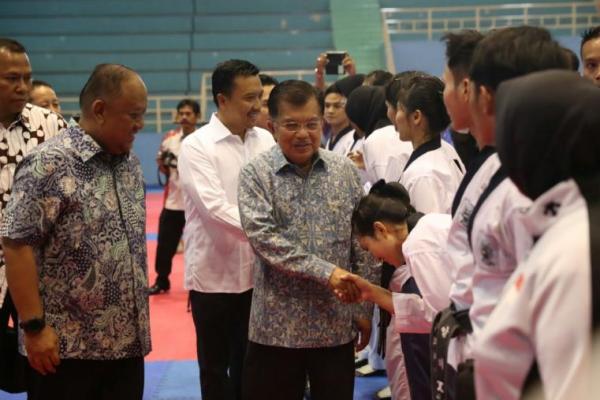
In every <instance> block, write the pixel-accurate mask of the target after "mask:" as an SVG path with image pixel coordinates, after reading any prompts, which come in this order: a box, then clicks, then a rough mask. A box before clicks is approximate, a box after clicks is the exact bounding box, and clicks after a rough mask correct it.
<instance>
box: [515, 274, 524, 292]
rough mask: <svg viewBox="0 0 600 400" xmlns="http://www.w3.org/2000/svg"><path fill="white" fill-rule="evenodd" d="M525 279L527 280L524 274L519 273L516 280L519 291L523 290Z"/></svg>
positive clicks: (516, 287)
mask: <svg viewBox="0 0 600 400" xmlns="http://www.w3.org/2000/svg"><path fill="white" fill-rule="evenodd" d="M523 281H525V277H524V276H523V274H519V276H518V277H517V280H516V281H515V289H517V292H519V291H521V288H522V287H523Z"/></svg>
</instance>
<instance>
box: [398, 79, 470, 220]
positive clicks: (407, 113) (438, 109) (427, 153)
mask: <svg viewBox="0 0 600 400" xmlns="http://www.w3.org/2000/svg"><path fill="white" fill-rule="evenodd" d="M443 90H444V84H443V83H442V81H441V80H439V79H438V78H435V77H433V76H414V77H413V78H412V79H409V80H408V82H407V83H406V85H405V87H403V88H402V89H401V90H400V93H399V95H398V103H397V113H396V128H397V129H398V132H399V134H400V139H401V140H404V141H411V142H412V144H413V148H414V150H413V152H412V154H411V156H410V158H409V159H408V162H407V164H406V166H405V168H404V172H403V173H402V178H401V179H400V183H402V185H404V187H406V189H407V190H408V192H409V193H410V198H411V201H412V204H413V205H414V207H415V208H416V209H417V211H420V212H423V213H431V212H437V213H449V212H450V207H451V205H452V199H453V198H454V194H455V193H456V189H457V188H458V185H459V184H460V181H461V179H462V176H463V170H461V167H460V166H459V165H457V163H456V161H455V160H453V159H452V158H451V157H449V156H448V152H447V149H446V148H445V147H444V148H443V147H442V143H441V138H440V133H441V132H442V131H443V130H444V129H446V127H447V126H448V124H449V122H450V120H449V117H448V114H447V112H446V108H445V106H444V102H443V99H442V92H443ZM456 158H457V159H458V155H456Z"/></svg>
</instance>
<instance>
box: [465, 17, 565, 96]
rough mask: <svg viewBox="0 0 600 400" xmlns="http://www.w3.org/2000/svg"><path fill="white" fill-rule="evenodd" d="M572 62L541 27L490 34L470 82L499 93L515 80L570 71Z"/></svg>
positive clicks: (476, 56)
mask: <svg viewBox="0 0 600 400" xmlns="http://www.w3.org/2000/svg"><path fill="white" fill-rule="evenodd" d="M570 68H571V62H570V61H569V60H568V59H567V57H565V53H564V51H563V49H562V47H561V46H560V45H559V44H558V43H557V42H556V41H555V40H554V39H552V36H551V35H550V32H548V31H547V30H546V29H544V28H540V27H537V26H518V27H509V28H503V29H498V30H495V31H491V32H489V33H488V34H487V35H486V36H485V37H484V38H483V39H482V40H481V41H480V42H479V44H478V45H477V48H476V49H475V52H474V53H473V60H472V61H471V68H470V70H469V78H470V79H471V81H473V82H474V83H475V84H476V85H477V86H485V87H488V88H489V89H491V90H492V91H496V89H497V87H498V85H499V84H500V83H501V82H504V81H506V80H508V79H511V78H516V77H518V76H522V75H527V74H529V73H531V72H535V71H542V70H547V69H570Z"/></svg>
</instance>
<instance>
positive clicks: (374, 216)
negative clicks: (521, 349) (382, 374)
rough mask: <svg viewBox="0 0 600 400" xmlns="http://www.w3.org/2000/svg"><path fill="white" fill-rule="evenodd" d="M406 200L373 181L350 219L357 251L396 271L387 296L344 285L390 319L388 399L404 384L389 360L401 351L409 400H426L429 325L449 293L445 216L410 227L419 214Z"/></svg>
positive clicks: (365, 286)
mask: <svg viewBox="0 0 600 400" xmlns="http://www.w3.org/2000/svg"><path fill="white" fill-rule="evenodd" d="M406 199H408V193H407V192H406V190H405V189H404V188H403V187H402V186H401V185H399V184H398V183H395V182H394V183H388V184H386V183H384V182H383V181H379V182H378V183H376V184H375V185H374V186H373V188H372V190H371V193H370V194H369V195H368V196H366V197H365V198H363V199H362V200H361V202H360V203H359V205H358V206H357V209H356V211H355V213H354V215H353V226H354V229H355V230H356V232H357V235H358V237H359V241H360V242H361V245H362V246H363V247H364V248H365V249H368V250H369V251H370V252H371V253H372V254H373V255H374V256H375V257H377V258H380V259H382V260H384V261H386V262H388V263H390V264H392V265H394V266H395V267H396V270H395V272H394V275H393V277H392V281H391V283H390V291H388V290H386V289H384V288H381V287H379V286H377V285H372V284H370V283H369V282H367V281H365V280H362V279H361V278H360V277H358V276H356V275H348V276H347V277H346V278H345V279H347V280H351V281H354V282H355V284H356V285H357V286H358V287H359V288H360V289H361V291H362V298H363V300H367V301H372V302H375V303H377V304H378V305H380V306H381V307H382V308H383V309H385V310H387V311H389V312H390V313H392V314H393V315H394V318H393V321H392V322H393V323H392V324H391V325H390V326H389V327H388V331H387V342H386V347H387V351H386V360H387V362H388V376H389V377H390V383H391V385H392V394H393V396H392V397H393V398H394V399H396V398H401V396H402V394H403V393H402V390H401V388H402V387H403V385H404V383H403V382H402V381H397V380H396V377H397V375H398V371H399V369H398V368H402V365H398V364H397V363H396V362H394V360H395V359H396V355H397V354H402V351H404V363H403V364H404V366H406V372H407V373H408V380H409V387H410V393H411V396H412V398H413V399H421V398H430V397H431V392H430V384H429V372H428V371H429V358H428V357H429V356H428V354H429V350H428V349H429V330H430V327H431V320H432V317H433V316H434V315H435V313H436V312H437V311H439V309H440V308H441V307H442V306H443V305H444V304H445V301H446V299H447V298H448V291H449V287H450V274H449V271H448V270H447V269H446V266H447V260H444V257H445V255H446V253H445V251H444V250H445V240H446V236H447V234H448V229H449V227H450V216H449V215H442V214H429V215H427V216H425V217H423V218H421V220H419V222H418V223H416V221H415V219H416V215H420V213H416V214H415V213H414V212H411V211H410V206H409V207H408V208H407V206H406V203H407V200H406ZM413 211H414V210H413ZM409 231H410V234H409ZM407 236H408V238H407ZM405 260H406V265H404V264H405ZM399 334H400V335H399ZM399 339H400V340H399ZM390 364H391V365H390Z"/></svg>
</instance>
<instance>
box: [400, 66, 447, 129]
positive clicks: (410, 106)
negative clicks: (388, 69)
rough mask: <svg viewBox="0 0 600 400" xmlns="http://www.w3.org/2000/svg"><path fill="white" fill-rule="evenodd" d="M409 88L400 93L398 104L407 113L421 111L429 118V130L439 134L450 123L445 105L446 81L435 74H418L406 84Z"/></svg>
mask: <svg viewBox="0 0 600 400" xmlns="http://www.w3.org/2000/svg"><path fill="white" fill-rule="evenodd" d="M406 86H407V89H406V90H402V91H401V92H400V93H399V95H398V105H399V106H400V107H402V108H403V109H404V110H405V111H406V112H407V113H412V112H415V111H417V110H419V111H421V113H423V115H424V116H425V118H427V126H428V128H429V129H428V132H427V133H429V134H430V135H431V136H436V135H439V134H440V133H441V132H442V131H443V130H444V129H446V128H447V127H448V125H449V124H450V117H449V116H448V112H447V111H446V106H445V105H444V95H443V93H444V82H442V80H441V79H439V78H437V77H435V76H431V75H429V76H421V75H416V76H413V77H412V78H410V79H409V80H408V82H407V84H406Z"/></svg>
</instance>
